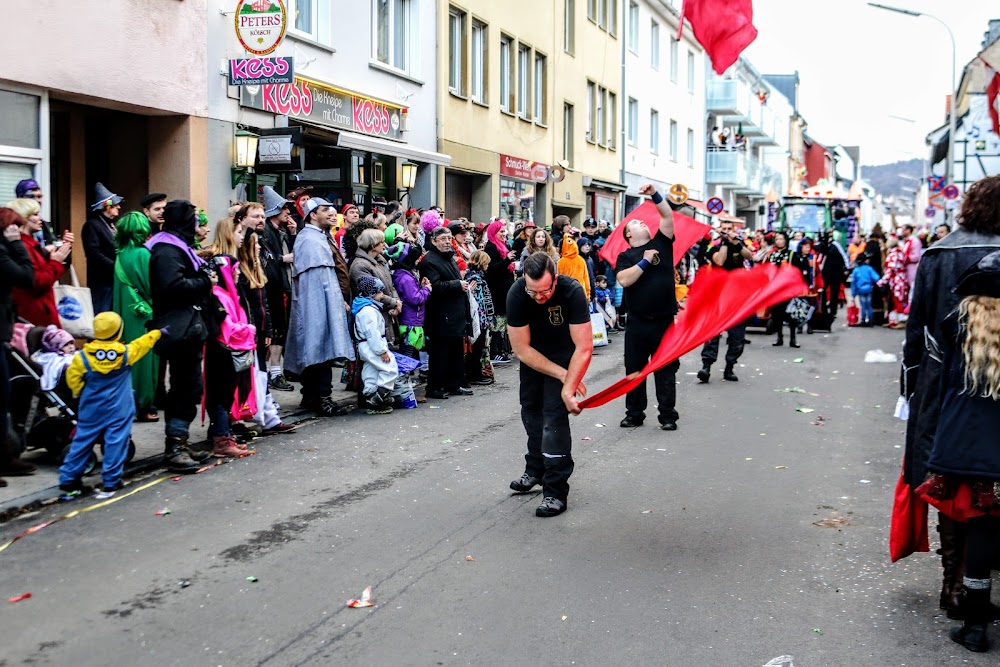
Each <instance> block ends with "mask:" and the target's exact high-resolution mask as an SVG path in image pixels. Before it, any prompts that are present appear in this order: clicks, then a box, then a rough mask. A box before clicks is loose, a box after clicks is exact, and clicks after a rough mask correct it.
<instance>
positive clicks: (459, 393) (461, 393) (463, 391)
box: [448, 387, 473, 396]
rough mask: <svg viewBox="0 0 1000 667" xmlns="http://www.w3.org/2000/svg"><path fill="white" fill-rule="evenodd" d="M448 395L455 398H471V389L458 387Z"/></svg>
mask: <svg viewBox="0 0 1000 667" xmlns="http://www.w3.org/2000/svg"><path fill="white" fill-rule="evenodd" d="M448 393H449V394H453V395H455V396H472V395H473V391H472V390H471V389H466V388H465V387H458V388H457V389H451V390H449V391H448Z"/></svg>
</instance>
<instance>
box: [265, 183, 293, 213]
mask: <svg viewBox="0 0 1000 667" xmlns="http://www.w3.org/2000/svg"><path fill="white" fill-rule="evenodd" d="M263 189H264V217H266V218H273V217H274V216H276V215H278V213H280V212H281V209H283V208H284V207H285V206H288V205H289V204H291V203H292V202H291V201H289V200H288V199H285V198H284V197H282V196H281V195H279V194H278V193H277V192H275V191H274V188H272V187H271V186H270V185H265V186H264V188H263Z"/></svg>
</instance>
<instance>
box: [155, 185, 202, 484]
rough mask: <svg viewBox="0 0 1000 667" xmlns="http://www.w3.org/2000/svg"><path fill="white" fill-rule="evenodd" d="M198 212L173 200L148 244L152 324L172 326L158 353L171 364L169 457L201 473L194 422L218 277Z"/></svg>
mask: <svg viewBox="0 0 1000 667" xmlns="http://www.w3.org/2000/svg"><path fill="white" fill-rule="evenodd" d="M197 224H198V215H197V211H196V209H195V206H194V204H192V203H191V202H189V201H185V200H175V201H171V202H168V203H167V206H166V208H165V209H164V211H163V231H162V232H160V233H159V234H156V235H155V236H153V237H152V238H151V239H150V240H149V242H148V243H147V245H148V247H149V248H150V253H151V254H150V259H149V288H150V291H151V292H152V295H153V319H152V320H151V322H150V326H151V327H152V328H157V329H164V328H166V329H167V331H166V333H165V334H164V336H163V338H161V339H160V341H159V342H158V343H157V344H156V352H157V354H159V355H160V358H161V359H163V360H164V361H165V362H167V364H168V366H169V369H170V391H169V392H167V399H166V404H165V405H164V417H165V420H166V421H165V431H166V443H165V447H164V452H163V457H164V460H165V462H166V465H167V467H168V468H169V469H170V470H172V471H174V472H183V473H190V472H197V471H198V469H199V467H200V465H201V461H204V460H205V459H206V458H208V456H209V453H208V452H195V451H192V450H191V449H190V448H189V447H188V434H189V429H190V426H191V422H193V421H194V418H195V416H196V415H197V408H198V404H199V403H201V396H202V391H203V385H202V379H201V378H202V372H201V360H202V349H203V347H204V343H205V340H206V339H207V338H208V333H209V332H208V323H207V322H206V319H205V317H204V311H203V306H204V305H205V304H206V303H207V300H208V298H209V297H210V296H211V294H212V285H214V284H215V283H216V282H218V279H217V278H216V276H215V274H214V273H212V272H210V271H208V270H207V269H206V265H205V262H204V261H203V260H202V259H201V258H200V257H198V255H197V254H195V252H194V242H195V227H196V226H197Z"/></svg>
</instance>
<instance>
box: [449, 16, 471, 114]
mask: <svg viewBox="0 0 1000 667" xmlns="http://www.w3.org/2000/svg"><path fill="white" fill-rule="evenodd" d="M466 17H467V14H466V13H465V12H463V11H460V10H458V9H455V8H454V7H452V8H451V11H450V12H449V13H448V90H450V91H451V92H453V93H455V94H456V95H465V21H466Z"/></svg>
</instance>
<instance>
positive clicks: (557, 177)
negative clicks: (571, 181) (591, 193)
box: [549, 166, 566, 183]
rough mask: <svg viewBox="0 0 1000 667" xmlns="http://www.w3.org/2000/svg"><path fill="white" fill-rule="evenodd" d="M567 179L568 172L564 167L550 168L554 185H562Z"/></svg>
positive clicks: (550, 178)
mask: <svg viewBox="0 0 1000 667" xmlns="http://www.w3.org/2000/svg"><path fill="white" fill-rule="evenodd" d="M564 178H566V170H565V169H564V168H563V167H559V166H556V167H549V180H550V181H552V182H553V183H562V181H563V179H564Z"/></svg>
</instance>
